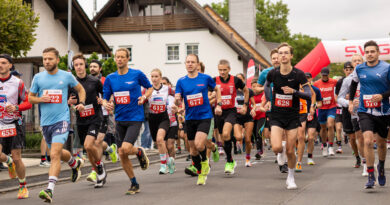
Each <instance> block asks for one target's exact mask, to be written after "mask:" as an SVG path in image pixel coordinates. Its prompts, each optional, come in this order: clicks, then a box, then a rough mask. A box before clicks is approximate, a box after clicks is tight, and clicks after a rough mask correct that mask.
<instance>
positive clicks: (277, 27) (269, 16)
mask: <svg viewBox="0 0 390 205" xmlns="http://www.w3.org/2000/svg"><path fill="white" fill-rule="evenodd" d="M211 7H212V8H213V9H214V10H215V11H216V12H217V13H218V14H219V15H220V16H221V17H222V18H223V19H224V20H225V21H228V20H229V2H228V0H225V1H223V2H220V3H212V4H211ZM288 12H289V9H288V7H287V4H284V3H283V2H282V1H281V0H280V1H277V2H275V3H273V2H271V1H270V0H267V1H265V0H256V29H257V32H258V33H259V35H260V36H261V37H262V38H264V40H266V41H270V42H282V41H287V40H288V39H289V37H290V30H289V29H288V27H287V22H288V19H287V16H288Z"/></svg>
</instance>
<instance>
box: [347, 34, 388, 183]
mask: <svg viewBox="0 0 390 205" xmlns="http://www.w3.org/2000/svg"><path fill="white" fill-rule="evenodd" d="M364 52H365V57H366V62H365V63H363V64H360V65H358V66H356V68H355V71H354V73H353V79H352V82H351V89H350V93H349V96H355V93H356V89H357V85H358V83H359V82H360V97H359V98H360V99H359V101H360V103H359V108H358V116H359V123H360V128H361V130H362V132H363V137H364V149H365V153H364V154H365V157H366V159H367V172H368V182H367V183H366V185H365V188H366V189H371V188H374V187H375V182H376V178H375V174H374V171H375V169H374V162H375V153H374V149H373V147H374V144H373V142H374V139H375V138H374V134H376V135H379V136H380V137H376V139H377V141H376V143H377V145H378V158H379V163H378V166H377V171H378V182H379V185H380V186H384V185H385V184H386V176H385V169H384V165H385V159H386V138H387V133H388V128H387V127H388V125H389V124H388V123H389V120H390V118H389V115H390V104H389V96H390V65H389V64H388V63H386V62H384V61H380V60H379V55H380V52H379V47H378V44H377V43H376V42H375V41H368V42H366V43H365V44H364ZM349 111H350V112H351V113H353V98H350V99H349Z"/></svg>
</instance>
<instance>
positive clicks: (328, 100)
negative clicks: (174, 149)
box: [322, 97, 332, 105]
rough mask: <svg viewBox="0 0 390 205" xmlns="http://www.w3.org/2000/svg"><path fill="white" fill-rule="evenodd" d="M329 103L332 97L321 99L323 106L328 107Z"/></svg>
mask: <svg viewBox="0 0 390 205" xmlns="http://www.w3.org/2000/svg"><path fill="white" fill-rule="evenodd" d="M331 102H332V97H326V98H323V99H322V103H323V104H324V105H330V103H331Z"/></svg>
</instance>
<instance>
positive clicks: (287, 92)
mask: <svg viewBox="0 0 390 205" xmlns="http://www.w3.org/2000/svg"><path fill="white" fill-rule="evenodd" d="M282 90H283V92H284V94H293V93H294V89H292V88H290V87H288V86H284V87H282Z"/></svg>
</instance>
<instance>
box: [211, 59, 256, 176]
mask: <svg viewBox="0 0 390 205" xmlns="http://www.w3.org/2000/svg"><path fill="white" fill-rule="evenodd" d="M218 72H219V76H218V77H215V78H214V81H215V82H216V84H217V86H218V87H219V88H220V89H221V99H222V102H221V103H222V104H221V108H222V115H221V116H218V117H217V120H216V121H217V125H218V129H219V133H220V134H221V135H222V139H223V141H224V145H223V148H224V150H225V153H226V164H225V173H226V174H227V175H232V174H234V168H235V167H236V166H237V163H236V162H235V161H234V160H233V157H232V140H231V133H232V129H233V126H234V124H236V120H237V108H236V107H235V101H236V96H237V89H241V90H242V91H243V93H244V105H243V107H242V108H241V112H242V113H246V111H247V109H248V107H249V90H248V88H247V87H246V86H245V83H244V82H242V80H240V79H239V78H237V77H236V76H232V75H229V72H230V63H229V61H227V60H220V61H219V64H218ZM238 137H241V138H238ZM236 139H237V141H241V140H242V136H237V137H236Z"/></svg>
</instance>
